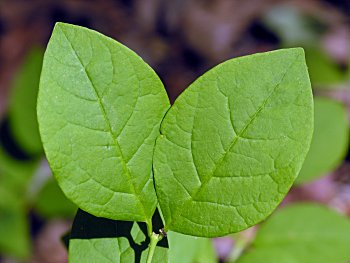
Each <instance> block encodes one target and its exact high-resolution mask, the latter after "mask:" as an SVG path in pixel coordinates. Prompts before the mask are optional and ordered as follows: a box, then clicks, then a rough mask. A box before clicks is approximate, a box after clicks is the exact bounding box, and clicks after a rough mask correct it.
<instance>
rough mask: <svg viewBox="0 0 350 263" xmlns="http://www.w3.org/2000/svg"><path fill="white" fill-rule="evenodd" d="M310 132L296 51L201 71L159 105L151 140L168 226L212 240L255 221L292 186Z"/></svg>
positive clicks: (306, 88)
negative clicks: (156, 133)
mask: <svg viewBox="0 0 350 263" xmlns="http://www.w3.org/2000/svg"><path fill="white" fill-rule="evenodd" d="M267 69H268V70H267ZM294 75H295V76H294ZM276 110H277V112H276ZM301 114H302V115H301ZM285 119H287V121H286V120H285ZM293 126H294V127H295V129H294V128H293ZM297 127H298V128H300V129H297ZM312 129H313V106H312V93H311V87H310V81H309V78H308V74H307V69H306V65H305V59H304V53H303V51H302V49H286V50H279V51H274V52H267V53H262V54H257V55H252V56H247V57H242V58H238V59H233V60H230V61H227V62H224V63H222V64H220V65H219V66H217V67H215V68H214V69H212V70H210V71H208V72H207V73H206V74H204V75H203V76H201V77H200V78H199V79H198V80H196V81H195V82H194V83H193V84H192V85H191V86H190V87H189V88H188V89H187V90H186V91H185V92H184V93H183V94H181V95H180V97H179V98H178V99H177V101H176V102H175V103H174V105H173V106H172V107H171V109H170V110H169V111H168V112H167V114H166V116H165V118H164V120H163V122H162V125H161V135H160V137H158V139H157V142H156V148H155V154H154V172H155V183H156V190H157V195H158V199H159V202H160V205H161V208H162V211H163V215H164V218H165V222H166V224H165V225H166V228H167V229H169V230H173V231H176V232H180V233H184V234H190V235H198V236H207V237H213V236H220V235H225V234H228V233H231V232H237V231H240V230H243V229H245V228H247V227H249V226H251V225H254V224H256V223H258V222H259V221H261V220H263V219H264V218H265V217H266V216H267V215H269V214H270V213H271V212H272V210H273V209H274V208H275V207H276V206H277V205H278V203H279V202H280V201H281V200H282V198H283V197H284V195H285V194H286V193H287V192H288V190H289V188H290V187H291V185H292V183H293V181H294V179H295V177H296V175H297V173H298V172H299V170H300V168H301V164H302V162H303V160H304V158H305V155H306V153H307V150H308V148H309V145H310V140H311V135H312ZM285 149H288V152H285ZM290 160H291V161H290ZM235 193H236V194H237V196H233V195H234V194H235ZM173 200H176V201H173ZM223 215H226V216H228V217H229V218H230V219H232V221H230V220H227V218H226V216H223Z"/></svg>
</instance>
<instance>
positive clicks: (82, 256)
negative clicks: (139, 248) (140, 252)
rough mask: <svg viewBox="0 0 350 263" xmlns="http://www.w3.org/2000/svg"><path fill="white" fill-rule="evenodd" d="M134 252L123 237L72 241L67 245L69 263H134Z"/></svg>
mask: <svg viewBox="0 0 350 263" xmlns="http://www.w3.org/2000/svg"><path fill="white" fill-rule="evenodd" d="M134 258H135V255H134V251H133V250H132V249H131V247H130V245H129V242H128V240H127V239H126V238H125V237H120V238H97V239H72V240H71V241H70V243H69V262H71V263H79V262H91V263H94V262H96V263H104V262H106V263H110V262H115V263H119V262H120V263H124V262H125V263H127V262H134Z"/></svg>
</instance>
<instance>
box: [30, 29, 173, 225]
mask: <svg viewBox="0 0 350 263" xmlns="http://www.w3.org/2000/svg"><path fill="white" fill-rule="evenodd" d="M168 107H169V100H168V97H167V94H166V92H165V89H164V87H163V84H162V83H161V81H160V80H159V78H158V77H157V75H156V74H155V73H154V71H153V70H152V69H151V68H150V67H149V66H148V65H147V64H146V63H145V62H144V61H143V60H142V59H141V58H140V57H139V56H137V55H136V54H135V53H134V52H132V51H131V50H129V49H128V48H127V47H125V46H123V45H121V44H120V43H118V42H116V41H114V40H112V39H110V38H108V37H106V36H103V35H102V34H99V33H97V32H95V31H92V30H89V29H86V28H82V27H79V26H74V25H69V24H63V23H58V24H56V26H55V29H54V31H53V34H52V37H51V39H50V42H49V44H48V47H47V50H46V53H45V57H44V62H43V70H42V75H41V80H40V89H39V95H38V107H37V111H38V121H39V129H40V134H41V138H42V141H43V145H44V149H45V153H46V156H47V158H48V161H49V163H50V166H51V169H52V171H53V173H54V175H55V177H56V179H57V180H58V182H59V185H60V187H61V188H62V190H63V192H64V193H65V194H66V196H67V197H68V198H69V199H71V200H72V201H73V202H74V203H76V204H77V205H78V206H79V207H80V208H82V209H83V210H85V211H87V212H89V213H91V214H93V215H95V216H100V217H106V218H111V219H119V220H133V221H147V220H148V219H150V218H151V217H152V214H153V212H154V210H155V208H156V204H157V198H156V194H155V190H154V187H153V175H152V154H153V148H154V143H155V139H156V137H157V136H158V135H159V125H160V122H161V120H162V118H163V116H164V114H165V112H166V110H167V109H168Z"/></svg>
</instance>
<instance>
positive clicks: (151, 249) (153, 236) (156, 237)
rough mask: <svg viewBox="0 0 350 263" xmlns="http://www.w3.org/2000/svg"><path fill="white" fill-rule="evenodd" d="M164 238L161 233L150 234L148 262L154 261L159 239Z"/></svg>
mask: <svg viewBox="0 0 350 263" xmlns="http://www.w3.org/2000/svg"><path fill="white" fill-rule="evenodd" d="M161 239H162V236H161V235H159V234H155V233H152V234H151V236H150V243H149V246H148V247H149V251H148V256H147V261H146V263H152V259H153V254H154V250H155V249H156V246H157V243H158V241H160V240H161Z"/></svg>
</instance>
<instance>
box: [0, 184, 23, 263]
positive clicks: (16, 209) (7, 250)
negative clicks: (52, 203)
mask: <svg viewBox="0 0 350 263" xmlns="http://www.w3.org/2000/svg"><path fill="white" fill-rule="evenodd" d="M0 233H1V234H0V254H2V255H7V256H12V257H16V258H20V259H24V258H27V257H28V256H29V254H30V238H29V226H28V221H27V218H26V214H25V209H24V207H23V200H21V198H20V197H19V196H17V195H15V194H14V193H13V192H12V191H11V189H9V188H7V187H6V186H4V185H2V184H0Z"/></svg>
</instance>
